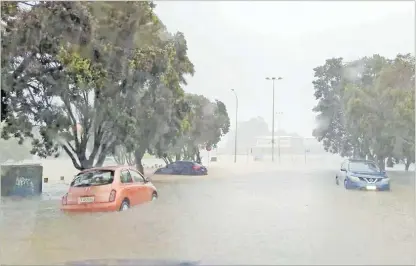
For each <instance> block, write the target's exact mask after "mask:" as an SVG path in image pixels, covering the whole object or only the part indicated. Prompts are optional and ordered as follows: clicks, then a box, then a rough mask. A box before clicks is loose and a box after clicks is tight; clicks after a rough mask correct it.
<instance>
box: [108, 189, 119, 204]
mask: <svg viewBox="0 0 416 266" xmlns="http://www.w3.org/2000/svg"><path fill="white" fill-rule="evenodd" d="M116 193H117V192H116V191H115V190H114V189H113V190H111V193H110V197H109V198H108V201H109V202H113V201H115V200H116Z"/></svg>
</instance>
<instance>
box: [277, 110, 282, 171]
mask: <svg viewBox="0 0 416 266" xmlns="http://www.w3.org/2000/svg"><path fill="white" fill-rule="evenodd" d="M276 115H277V156H278V158H279V164H280V118H281V116H282V115H283V112H276Z"/></svg>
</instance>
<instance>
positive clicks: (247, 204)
mask: <svg viewBox="0 0 416 266" xmlns="http://www.w3.org/2000/svg"><path fill="white" fill-rule="evenodd" d="M332 181H333V176H332V173H328V172H324V171H323V172H320V173H318V172H316V173H298V174H296V175H294V174H293V173H290V174H289V173H279V174H276V173H269V174H264V175H263V176H256V177H253V176H239V177H230V178H227V179H218V178H217V179H208V178H207V179H203V180H190V179H188V180H181V181H180V182H175V183H172V184H169V183H166V182H165V183H161V184H158V188H159V192H160V198H159V199H158V200H157V201H155V202H152V203H148V204H144V205H142V206H138V207H135V208H133V209H131V210H129V211H127V212H123V213H119V212H115V213H94V214H71V215H69V214H64V213H61V212H60V211H59V210H58V206H59V197H58V194H59V193H58V192H55V193H51V194H50V195H52V196H50V195H49V197H43V200H42V198H36V199H31V200H29V199H21V200H17V201H10V200H4V199H3V200H2V204H1V213H0V214H1V216H0V223H1V229H0V233H1V239H2V243H6V244H2V245H1V250H0V251H1V253H0V257H1V258H2V263H6V264H7V263H9V264H46V263H50V264H53V263H59V262H63V261H68V260H82V259H98V258H100V259H104V258H143V259H180V260H202V262H203V263H206V264H208V263H219V264H220V263H223V264H224V263H225V264H227V263H234V264H238V263H244V264H261V263H269V264H296V263H304V264H308V263H309V264H320V263H326V264H331V263H338V264H339V263H343V264H348V263H351V264H352V263H361V264H397V263H399V264H410V263H412V261H413V256H414V255H413V241H414V233H413V232H414V201H413V200H414V192H413V188H412V187H409V186H400V187H397V186H396V189H395V190H393V191H392V192H391V193H372V192H370V193H365V192H357V193H355V192H352V191H344V190H343V189H341V188H340V187H336V186H335V185H334V184H333V182H332ZM350 192H351V193H350ZM47 198H49V199H51V200H45V199H47ZM346 228H348V230H349V231H348V232H347V233H346ZM345 249H348V250H349V251H350V252H349V254H348V255H347V254H345V252H343V250H345ZM384 251H385V252H384Z"/></svg>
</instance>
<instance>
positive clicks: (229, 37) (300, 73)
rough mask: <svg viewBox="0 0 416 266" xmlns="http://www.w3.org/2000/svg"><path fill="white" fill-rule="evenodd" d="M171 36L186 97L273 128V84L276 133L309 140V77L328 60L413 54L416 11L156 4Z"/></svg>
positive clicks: (366, 6)
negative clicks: (182, 61)
mask: <svg viewBox="0 0 416 266" xmlns="http://www.w3.org/2000/svg"><path fill="white" fill-rule="evenodd" d="M156 4H157V8H156V13H157V14H158V15H159V16H160V18H161V19H162V21H163V22H164V23H165V24H166V25H167V27H168V29H169V30H170V31H182V32H184V33H185V36H186V38H187V40H188V48H189V56H190V58H191V60H192V61H193V63H194V64H195V67H196V74H195V76H194V77H192V78H189V79H188V81H189V84H188V86H187V88H186V90H187V91H189V92H192V93H199V94H204V95H206V96H207V97H209V98H211V99H215V98H218V99H220V100H222V101H224V103H225V104H226V105H227V107H228V112H229V114H230V117H231V124H232V127H233V128H234V125H235V124H234V123H235V99H234V95H233V94H232V93H231V91H230V90H231V89H235V90H236V91H237V93H238V97H239V119H238V120H239V121H243V120H248V119H249V118H251V117H254V116H262V117H264V118H265V119H266V121H268V123H269V126H270V125H271V117H272V98H271V95H272V90H271V88H272V84H271V82H270V81H266V80H265V77H266V76H270V75H274V76H276V77H277V76H282V77H283V78H284V79H283V80H281V81H278V82H276V111H282V112H284V116H283V117H282V120H281V121H282V122H281V124H282V128H284V129H285V130H288V131H292V132H297V133H298V134H300V135H303V136H311V132H312V129H313V128H314V116H315V115H314V114H313V113H312V111H311V109H312V107H313V106H314V105H315V100H314V97H313V87H312V83H311V82H312V80H313V71H312V69H313V68H314V67H316V66H318V65H321V64H324V62H325V59H328V58H330V57H344V58H345V59H346V60H353V59H357V58H359V57H362V56H367V55H372V54H375V53H379V54H381V55H384V56H388V57H394V56H395V55H396V54H397V53H408V52H412V53H413V52H414V50H415V41H414V40H415V4H414V2H412V1H408V2H399V1H395V2H360V1H355V2H354V1H353V2H326V1H325V2H298V1H296V2H278V1H276V2H260V1H247V2H237V1H235V2H234V1H232V2H231V1H230V2H215V1H212V2H208V1H207V2H202V1H182V2H179V1H178V2H176V1H165V2H156Z"/></svg>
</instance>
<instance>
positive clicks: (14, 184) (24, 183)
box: [0, 164, 43, 197]
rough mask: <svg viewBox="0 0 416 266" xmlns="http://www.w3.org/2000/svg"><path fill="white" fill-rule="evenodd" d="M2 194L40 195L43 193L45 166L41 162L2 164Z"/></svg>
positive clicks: (3, 195) (0, 194) (4, 195)
mask: <svg viewBox="0 0 416 266" xmlns="http://www.w3.org/2000/svg"><path fill="white" fill-rule="evenodd" d="M0 169H1V186H0V190H1V193H0V196H2V197H8V196H21V197H28V196H39V195H41V194H42V175H43V166H42V165H40V164H21V165H1V166H0Z"/></svg>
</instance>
